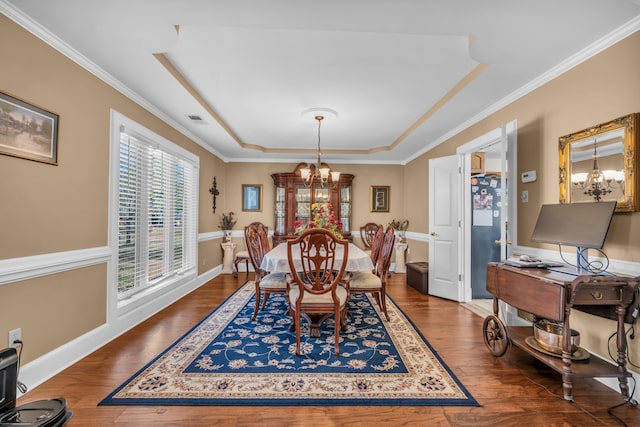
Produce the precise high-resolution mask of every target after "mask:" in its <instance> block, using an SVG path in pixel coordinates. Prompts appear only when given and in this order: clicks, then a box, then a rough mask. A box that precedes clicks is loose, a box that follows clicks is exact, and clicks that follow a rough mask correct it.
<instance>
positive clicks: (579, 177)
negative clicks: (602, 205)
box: [571, 142, 624, 202]
mask: <svg viewBox="0 0 640 427" xmlns="http://www.w3.org/2000/svg"><path fill="white" fill-rule="evenodd" d="M571 182H572V183H573V184H574V185H575V186H576V187H578V188H580V189H583V190H584V193H583V194H585V195H588V196H590V197H593V198H594V200H595V201H596V202H599V201H600V200H602V196H606V195H607V194H609V193H611V192H612V191H613V189H615V188H622V186H623V185H624V171H622V170H605V171H601V170H600V166H599V165H598V147H597V142H594V143H593V168H592V169H591V172H588V173H587V172H582V173H574V174H572V175H571Z"/></svg>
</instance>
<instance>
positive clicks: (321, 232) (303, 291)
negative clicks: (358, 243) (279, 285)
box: [287, 228, 349, 356]
mask: <svg viewBox="0 0 640 427" xmlns="http://www.w3.org/2000/svg"><path fill="white" fill-rule="evenodd" d="M294 251H299V259H300V261H301V265H296V263H295V261H294V259H296V258H298V257H297V256H295V254H294ZM340 254H341V257H340V256H339V255H340ZM348 257H349V241H347V240H343V239H338V238H336V237H335V236H334V234H333V233H331V232H330V231H329V230H325V229H324V228H311V229H307V230H305V231H304V232H303V233H302V234H301V235H300V236H298V237H297V238H295V239H292V240H289V241H287V258H288V260H289V270H290V271H291V273H289V274H288V279H287V283H288V287H289V290H288V296H289V298H288V299H289V311H290V313H291V314H292V316H293V319H294V326H295V331H296V355H298V356H299V355H300V322H301V318H303V317H304V318H305V319H306V320H307V321H308V322H309V324H311V323H312V320H311V318H310V316H319V317H320V319H315V320H314V322H315V323H316V324H321V323H322V322H323V321H324V320H326V319H328V318H330V317H331V316H333V318H334V341H335V354H336V355H339V354H340V346H339V343H340V330H341V329H342V327H341V325H343V324H344V322H345V319H346V308H347V300H348V291H347V288H346V287H344V286H338V285H339V284H340V283H341V282H343V277H344V275H345V268H346V266H347V259H348Z"/></svg>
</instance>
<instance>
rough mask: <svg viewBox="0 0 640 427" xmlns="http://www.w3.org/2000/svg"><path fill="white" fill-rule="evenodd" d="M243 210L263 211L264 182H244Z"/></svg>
mask: <svg viewBox="0 0 640 427" xmlns="http://www.w3.org/2000/svg"><path fill="white" fill-rule="evenodd" d="M242 210H243V211H244V212H262V184H242Z"/></svg>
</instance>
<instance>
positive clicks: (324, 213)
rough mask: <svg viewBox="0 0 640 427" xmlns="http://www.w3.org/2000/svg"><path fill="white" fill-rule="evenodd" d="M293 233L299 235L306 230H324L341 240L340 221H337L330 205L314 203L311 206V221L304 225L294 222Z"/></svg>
mask: <svg viewBox="0 0 640 427" xmlns="http://www.w3.org/2000/svg"><path fill="white" fill-rule="evenodd" d="M293 226H294V227H295V233H296V234H301V233H302V232H303V231H304V230H306V229H308V228H314V227H319V228H324V229H327V230H329V231H331V232H332V233H333V235H334V236H336V237H337V238H338V239H342V221H338V219H337V215H336V213H335V211H333V207H332V206H331V203H314V204H312V205H311V219H310V221H309V222H307V223H306V224H304V223H303V222H302V220H300V219H299V220H296V222H295V223H294V224H293Z"/></svg>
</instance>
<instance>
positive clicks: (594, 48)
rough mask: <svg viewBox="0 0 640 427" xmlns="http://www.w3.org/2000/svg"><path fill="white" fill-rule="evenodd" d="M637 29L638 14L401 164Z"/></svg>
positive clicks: (420, 154)
mask: <svg viewBox="0 0 640 427" xmlns="http://www.w3.org/2000/svg"><path fill="white" fill-rule="evenodd" d="M638 30H640V16H638V17H635V18H634V19H632V20H630V21H629V22H627V23H626V24H624V25H622V26H621V27H619V28H617V29H615V30H614V31H612V32H610V33H609V34H607V35H605V36H604V37H602V38H600V39H598V40H596V41H595V42H593V43H592V44H590V45H589V46H587V47H585V48H584V49H582V50H580V51H578V52H577V53H575V54H573V55H571V56H570V57H569V58H567V59H565V60H564V61H562V62H561V63H559V64H557V65H556V66H554V67H552V68H550V69H549V70H547V71H546V72H544V73H542V74H541V75H539V76H538V77H536V78H535V79H533V80H531V81H530V82H529V83H527V84H525V85H524V86H522V87H520V88H519V89H518V90H516V91H514V92H512V93H511V94H509V95H507V96H506V97H504V98H502V99H501V100H499V101H498V102H496V103H495V104H493V105H491V106H489V107H488V108H487V109H485V110H484V111H481V112H480V113H478V114H476V115H475V116H473V117H472V118H470V119H469V120H467V121H466V122H464V123H462V124H460V125H459V126H457V127H455V128H454V129H452V130H451V131H449V132H447V133H445V134H444V135H442V136H441V137H440V138H438V139H436V140H435V141H433V142H432V143H430V144H427V145H426V146H425V147H424V148H423V149H422V150H420V151H418V152H416V153H415V154H414V155H412V156H410V157H408V158H407V159H406V160H404V161H403V164H407V163H409V162H411V161H413V160H415V159H416V158H418V157H420V156H422V155H423V154H425V153H427V152H428V151H430V150H432V149H434V148H435V147H437V146H438V145H440V144H442V143H443V142H445V141H447V140H448V139H450V138H452V137H454V136H456V135H457V134H459V133H460V132H462V131H464V130H465V129H467V128H470V127H471V126H473V125H475V124H476V123H478V122H480V121H481V120H483V119H485V118H487V117H489V116H490V115H492V114H494V113H496V112H497V111H499V110H500V109H502V108H504V107H506V106H507V105H509V104H511V103H513V102H515V101H517V100H518V99H520V98H522V97H523V96H525V95H527V94H529V93H530V92H532V91H534V90H535V89H537V88H539V87H540V86H542V85H544V84H546V83H548V82H550V81H551V80H553V79H555V78H556V77H558V76H560V75H562V74H564V73H566V72H567V71H569V70H570V69H572V68H574V67H575V66H577V65H580V64H581V63H583V62H584V61H586V60H588V59H590V58H592V57H593V56H595V55H597V54H598V53H600V52H602V51H603V50H605V49H607V48H609V47H611V46H613V45H614V44H616V43H618V42H619V41H621V40H623V39H625V38H626V37H628V36H630V35H631V34H633V33H635V32H636V31H638Z"/></svg>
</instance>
